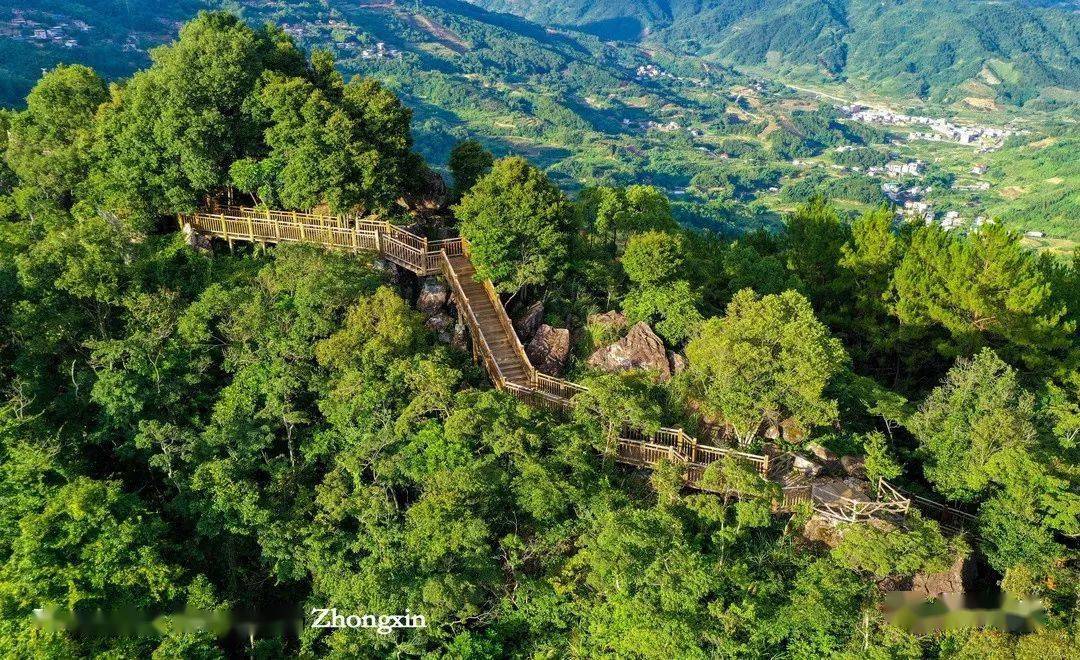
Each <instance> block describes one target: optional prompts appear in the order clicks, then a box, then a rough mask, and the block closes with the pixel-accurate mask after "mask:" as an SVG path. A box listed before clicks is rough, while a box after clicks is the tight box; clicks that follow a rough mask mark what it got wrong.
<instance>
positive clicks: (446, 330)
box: [424, 312, 455, 344]
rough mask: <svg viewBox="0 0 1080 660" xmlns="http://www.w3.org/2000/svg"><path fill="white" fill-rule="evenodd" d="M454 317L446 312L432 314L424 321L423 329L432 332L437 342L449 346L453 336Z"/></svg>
mask: <svg viewBox="0 0 1080 660" xmlns="http://www.w3.org/2000/svg"><path fill="white" fill-rule="evenodd" d="M454 323H455V321H454V317H452V316H450V315H449V314H447V313H446V312H439V313H438V314H433V315H432V316H430V317H428V319H427V320H426V321H424V327H425V328H427V329H428V330H431V331H432V332H434V333H435V334H436V335H437V336H438V338H439V341H441V342H443V343H444V344H449V343H450V341H451V340H452V339H453V334H454Z"/></svg>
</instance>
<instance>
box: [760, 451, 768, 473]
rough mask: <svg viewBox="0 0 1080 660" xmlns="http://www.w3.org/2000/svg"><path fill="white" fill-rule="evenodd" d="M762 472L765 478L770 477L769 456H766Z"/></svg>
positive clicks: (762, 464)
mask: <svg viewBox="0 0 1080 660" xmlns="http://www.w3.org/2000/svg"><path fill="white" fill-rule="evenodd" d="M761 472H762V474H763V475H764V476H765V477H768V476H769V455H768V454H765V460H764V461H763V462H762V463H761Z"/></svg>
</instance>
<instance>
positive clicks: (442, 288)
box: [416, 276, 450, 318]
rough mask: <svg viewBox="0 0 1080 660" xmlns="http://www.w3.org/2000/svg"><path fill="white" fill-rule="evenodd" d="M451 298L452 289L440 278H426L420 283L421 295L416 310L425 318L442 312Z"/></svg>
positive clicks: (417, 300)
mask: <svg viewBox="0 0 1080 660" xmlns="http://www.w3.org/2000/svg"><path fill="white" fill-rule="evenodd" d="M449 298H450V287H448V286H447V285H446V283H445V282H443V281H442V280H441V279H439V278H438V277H432V276H429V277H425V278H424V279H423V280H422V281H421V283H420V295H419V296H418V297H417V299H416V308H417V309H418V310H420V313H421V314H423V315H424V317H425V318H428V317H431V316H434V315H436V314H438V313H440V312H442V311H443V310H444V309H445V307H446V302H447V300H449Z"/></svg>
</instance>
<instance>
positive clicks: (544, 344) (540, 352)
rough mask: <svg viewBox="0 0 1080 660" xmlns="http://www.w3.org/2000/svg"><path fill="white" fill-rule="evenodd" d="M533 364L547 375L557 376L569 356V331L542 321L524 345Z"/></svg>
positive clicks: (564, 366)
mask: <svg viewBox="0 0 1080 660" xmlns="http://www.w3.org/2000/svg"><path fill="white" fill-rule="evenodd" d="M525 354H526V355H528V356H529V361H530V362H532V364H533V366H534V367H536V368H537V369H538V370H540V371H541V372H542V373H545V374H547V375H549V376H559V375H561V374H562V372H563V369H565V368H566V360H567V359H568V358H569V357H570V331H569V330H567V329H566V328H553V327H551V326H550V325H548V324H546V323H544V324H542V325H541V326H540V327H539V328H538V329H537V330H536V334H534V335H533V337H532V339H531V340H529V343H528V344H527V345H526V346H525Z"/></svg>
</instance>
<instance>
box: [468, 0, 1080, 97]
mask: <svg viewBox="0 0 1080 660" xmlns="http://www.w3.org/2000/svg"><path fill="white" fill-rule="evenodd" d="M472 1H473V2H475V3H476V4H478V5H481V6H483V7H486V8H488V9H492V10H495V11H505V12H510V13H514V14H518V15H521V16H525V17H528V18H530V19H532V20H536V21H538V22H541V23H547V24H555V25H563V26H571V27H575V28H578V29H582V30H584V31H586V32H589V33H591V34H595V35H597V36H599V37H600V38H603V39H620V40H629V41H644V42H647V43H652V44H662V45H665V46H669V47H671V48H674V49H677V50H682V51H686V52H691V53H695V54H702V55H708V56H711V57H716V58H719V59H722V60H728V61H732V62H736V63H739V64H746V65H765V64H768V65H769V66H771V67H777V66H780V67H785V68H787V69H789V70H790V71H792V72H794V73H796V75H799V76H802V77H810V78H814V77H824V78H826V79H828V78H835V79H844V78H850V79H852V80H858V81H859V82H860V83H861V84H863V85H866V86H868V87H871V88H876V89H877V90H879V91H884V92H887V93H892V94H901V95H908V96H932V97H935V98H937V99H947V98H950V97H951V98H953V99H956V98H960V97H962V96H963V95H965V94H967V95H972V94H974V95H978V96H984V95H989V96H991V97H993V98H998V99H999V100H1003V101H1006V102H1009V103H1015V104H1020V105H1022V104H1024V103H1025V102H1026V101H1028V100H1031V99H1033V98H1036V97H1039V96H1040V95H1045V97H1046V98H1055V97H1056V96H1058V95H1060V94H1062V93H1064V94H1065V97H1064V98H1068V99H1071V100H1072V101H1075V100H1076V98H1077V97H1076V94H1077V91H1078V90H1080V78H1077V73H1076V72H1077V71H1078V70H1080V60H1078V59H1077V58H1078V57H1080V55H1078V54H1077V53H1078V49H1080V42H1078V34H1080V33H1078V24H1077V18H1076V14H1075V12H1073V11H1070V8H1069V7H1068V4H1069V3H1030V2H1015V1H1014V2H999V3H988V2H981V1H980V0H959V1H957V2H949V3H942V2H932V1H923V0H899V1H889V2H878V1H877V0H850V1H844V2H837V1H835V0H737V1H734V2H732V1H731V0H706V1H704V2H701V1H700V0H697V1H688V0H673V1H671V2H654V1H653V0H629V1H624V0H575V1H573V2H560V3H552V2H544V1H542V0H524V1H520V0H472ZM1055 5H1064V6H1055Z"/></svg>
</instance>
